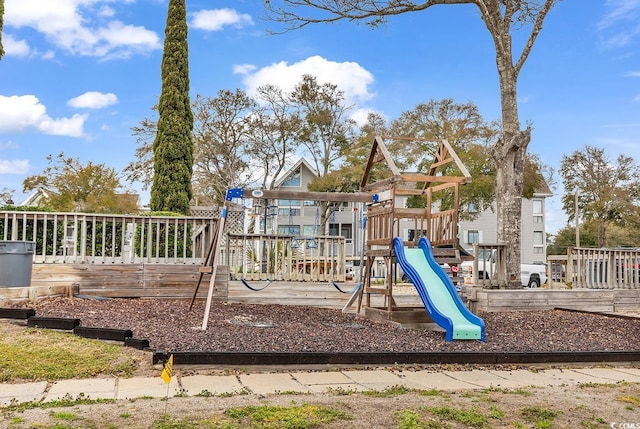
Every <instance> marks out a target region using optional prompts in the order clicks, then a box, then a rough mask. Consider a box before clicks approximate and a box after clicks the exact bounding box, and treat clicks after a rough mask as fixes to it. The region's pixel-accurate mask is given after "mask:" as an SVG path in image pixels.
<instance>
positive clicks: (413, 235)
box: [408, 229, 427, 241]
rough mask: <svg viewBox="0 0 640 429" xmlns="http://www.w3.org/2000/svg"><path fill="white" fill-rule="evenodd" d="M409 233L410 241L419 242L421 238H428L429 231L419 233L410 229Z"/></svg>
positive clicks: (424, 230)
mask: <svg viewBox="0 0 640 429" xmlns="http://www.w3.org/2000/svg"><path fill="white" fill-rule="evenodd" d="M408 233H409V241H418V239H419V238H420V237H426V236H427V230H426V229H423V230H422V231H417V230H415V229H410V230H409V231H408ZM416 235H417V236H416Z"/></svg>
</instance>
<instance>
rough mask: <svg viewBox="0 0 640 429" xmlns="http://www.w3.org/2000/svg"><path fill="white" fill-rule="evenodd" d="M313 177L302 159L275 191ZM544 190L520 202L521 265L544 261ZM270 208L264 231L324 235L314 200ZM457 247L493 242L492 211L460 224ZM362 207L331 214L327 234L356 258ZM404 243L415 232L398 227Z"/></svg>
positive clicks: (302, 185) (301, 185)
mask: <svg viewBox="0 0 640 429" xmlns="http://www.w3.org/2000/svg"><path fill="white" fill-rule="evenodd" d="M315 176H316V172H315V170H314V169H313V167H312V166H311V165H310V164H309V163H308V162H307V161H306V160H304V159H301V160H300V161H298V162H297V163H296V164H295V165H294V166H293V167H292V168H291V169H289V171H288V172H287V173H285V174H284V175H283V177H282V179H280V180H278V181H277V182H276V183H275V184H274V185H275V186H274V188H275V189H287V190H292V191H307V186H308V185H309V183H310V182H311V181H312V180H313V178H314V177H315ZM551 195H552V194H551V192H550V191H549V190H548V189H546V190H543V191H541V192H538V193H536V194H534V196H533V198H531V199H525V198H523V199H522V243H521V245H522V252H521V253H522V262H523V263H536V262H546V231H545V200H546V198H547V197H549V196H551ZM269 204H270V205H271V209H270V213H271V215H270V216H269V218H270V219H268V222H267V231H266V232H272V231H273V232H277V233H278V234H290V235H298V236H302V237H312V236H314V235H323V231H322V230H321V228H320V226H319V225H318V223H319V218H320V216H319V210H318V205H317V204H316V202H314V201H298V200H278V201H272V202H270V203H269ZM459 225H460V229H459V240H460V245H461V246H462V247H463V248H465V249H467V250H471V249H472V248H473V244H474V243H496V241H497V219H496V214H495V211H491V210H487V211H485V212H483V213H480V214H479V215H478V217H477V218H476V219H475V220H473V221H461V222H460V223H459ZM362 231H363V229H362V207H360V204H357V203H355V204H354V203H344V204H343V205H342V206H341V207H339V208H337V209H336V210H335V211H333V212H332V213H331V214H330V217H329V228H328V231H326V233H327V235H341V236H343V237H345V238H346V243H347V249H346V251H347V256H359V254H360V252H361V244H360V243H361V238H362ZM401 231H402V233H403V234H404V235H405V236H404V237H403V239H404V240H413V239H414V235H415V234H416V233H418V234H420V233H421V232H420V231H413V229H412V227H411V225H408V224H407V226H406V227H404V226H403V227H401Z"/></svg>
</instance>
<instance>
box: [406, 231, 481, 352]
mask: <svg viewBox="0 0 640 429" xmlns="http://www.w3.org/2000/svg"><path fill="white" fill-rule="evenodd" d="M393 248H394V250H395V253H396V259H397V260H398V263H399V264H400V266H401V267H402V269H403V270H404V272H405V274H406V275H407V276H408V277H409V279H411V281H412V282H413V285H414V286H415V287H416V289H417V290H418V294H419V295H420V298H421V299H422V303H423V304H424V307H425V309H426V310H427V312H428V313H429V316H431V318H432V319H433V321H434V322H436V323H437V324H438V326H440V327H441V328H443V329H444V330H445V331H446V335H445V339H446V340H447V341H453V340H481V341H484V321H483V320H482V319H481V318H479V317H478V316H476V315H475V314H473V313H471V312H470V311H469V310H468V309H467V307H465V305H464V304H463V303H462V300H461V299H460V297H459V296H458V293H457V292H456V289H455V287H454V286H453V283H452V282H451V279H450V278H449V276H448V275H447V273H445V272H444V270H443V269H442V267H441V266H440V265H438V263H437V262H436V261H435V259H434V258H433V252H432V251H431V243H429V240H427V239H426V238H424V237H423V238H421V239H420V241H419V242H418V247H417V248H408V247H405V246H404V243H403V242H402V239H401V238H398V237H396V238H394V239H393Z"/></svg>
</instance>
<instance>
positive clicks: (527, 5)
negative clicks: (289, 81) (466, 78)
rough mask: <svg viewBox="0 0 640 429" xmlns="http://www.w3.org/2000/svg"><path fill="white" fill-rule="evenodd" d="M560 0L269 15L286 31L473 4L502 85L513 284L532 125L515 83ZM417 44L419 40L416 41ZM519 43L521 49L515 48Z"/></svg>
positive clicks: (271, 4) (334, 4)
mask: <svg viewBox="0 0 640 429" xmlns="http://www.w3.org/2000/svg"><path fill="white" fill-rule="evenodd" d="M558 2H559V0H501V1H498V0H422V1H419V2H413V1H395V0H388V1H380V0H352V1H348V2H344V1H333V0H269V1H265V3H264V4H265V8H266V13H267V18H268V19H271V20H273V21H274V22H276V23H279V24H281V25H282V26H283V27H284V29H283V30H282V31H290V30H293V29H300V28H303V27H305V26H307V25H309V24H313V23H327V22H336V21H340V20H347V21H356V22H365V23H366V24H368V25H370V26H372V27H378V26H380V25H382V24H384V23H385V22H386V20H387V19H388V18H390V17H393V16H395V15H400V14H404V13H410V12H422V11H425V10H426V9H429V8H430V7H432V6H436V5H460V4H469V5H474V6H476V7H477V8H478V11H479V12H480V17H481V19H482V20H483V22H484V24H485V26H486V27H487V30H488V31H489V33H490V34H491V37H492V40H493V43H494V47H495V59H496V67H497V71H498V79H499V85H500V104H501V111H502V118H501V124H502V132H501V134H500V136H499V138H498V140H497V141H496V142H495V143H494V144H493V145H492V147H491V151H490V152H491V156H492V157H493V158H494V160H495V165H496V166H497V170H496V209H497V219H498V234H497V239H498V241H501V242H505V243H509V246H508V248H507V255H506V259H507V278H508V281H509V285H510V287H519V284H520V252H521V228H522V222H521V220H522V219H521V218H522V201H521V197H522V193H523V189H524V171H525V163H526V153H527V147H528V145H529V142H530V141H531V127H530V126H527V127H526V128H525V129H521V124H520V118H519V114H518V96H517V92H518V91H517V83H518V77H519V75H520V71H521V70H522V67H523V66H524V63H525V62H526V60H527V58H528V57H529V54H530V53H531V49H532V48H533V46H534V44H535V41H536V39H537V38H538V35H539V34H540V31H541V30H542V24H543V23H544V20H545V18H546V16H547V14H548V13H549V11H550V10H551V9H552V7H553V6H554V5H555V4H557V3H558ZM523 28H524V29H527V30H529V34H528V36H526V37H525V38H524V40H525V41H524V43H522V44H517V43H516V44H514V41H513V37H514V35H513V33H516V32H517V31H518V30H522V29H523ZM416 43H420V42H419V41H416ZM516 46H521V50H520V52H519V53H518V52H517V51H516V52H514V47H516Z"/></svg>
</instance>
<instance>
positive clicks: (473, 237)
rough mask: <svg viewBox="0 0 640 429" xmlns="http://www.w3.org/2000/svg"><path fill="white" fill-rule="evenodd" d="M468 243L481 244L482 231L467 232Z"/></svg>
mask: <svg viewBox="0 0 640 429" xmlns="http://www.w3.org/2000/svg"><path fill="white" fill-rule="evenodd" d="M467 243H468V244H477V243H480V231H475V230H474V231H467Z"/></svg>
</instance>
